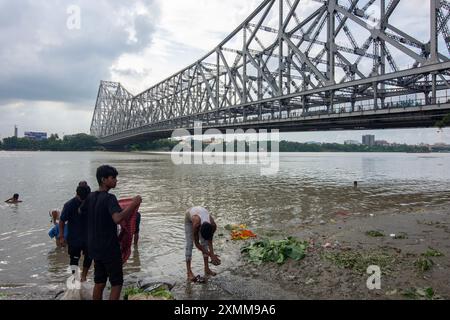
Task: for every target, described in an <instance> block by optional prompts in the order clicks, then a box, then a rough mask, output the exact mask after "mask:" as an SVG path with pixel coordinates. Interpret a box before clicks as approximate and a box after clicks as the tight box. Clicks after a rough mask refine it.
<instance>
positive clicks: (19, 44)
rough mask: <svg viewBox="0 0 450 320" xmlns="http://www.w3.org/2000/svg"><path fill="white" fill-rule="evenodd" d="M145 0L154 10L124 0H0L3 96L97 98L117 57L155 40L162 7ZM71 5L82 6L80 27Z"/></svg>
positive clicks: (0, 96) (0, 97)
mask: <svg viewBox="0 0 450 320" xmlns="http://www.w3.org/2000/svg"><path fill="white" fill-rule="evenodd" d="M141 3H143V4H145V5H146V6H147V8H148V9H149V12H150V14H145V15H143V14H138V13H137V11H136V9H135V4H136V2H131V3H130V2H128V1H126V2H125V1H119V0H110V1H106V0H102V1H88V0H79V1H64V2H63V1H58V0H50V1H47V0H46V1H44V0H41V1H26V0H19V1H7V0H0V28H1V32H0V43H2V46H1V47H0V101H3V102H6V101H15V100H46V101H64V102H86V101H95V98H96V94H97V89H98V85H99V82H100V80H108V79H109V78H110V68H111V66H112V64H113V63H114V61H115V60H116V59H117V58H118V57H119V56H120V55H122V54H124V53H137V52H140V51H142V50H143V49H145V48H146V47H147V46H148V45H150V43H151V40H152V35H153V33H154V30H155V28H154V25H155V24H156V22H157V21H156V20H157V16H158V8H157V5H156V3H155V1H141ZM69 5H77V6H79V8H80V9H81V29H80V30H69V29H68V28H67V27H66V22H67V19H68V18H69V14H68V13H67V8H68V6H69ZM130 30H134V31H135V39H136V41H131V40H130Z"/></svg>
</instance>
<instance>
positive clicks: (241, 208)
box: [0, 152, 450, 299]
mask: <svg viewBox="0 0 450 320" xmlns="http://www.w3.org/2000/svg"><path fill="white" fill-rule="evenodd" d="M102 164H110V165H112V166H114V167H116V168H117V170H118V171H119V176H118V185H117V188H116V189H115V190H113V191H112V192H113V193H114V194H116V195H117V197H118V198H121V197H129V196H134V195H136V194H140V195H141V196H142V198H143V202H142V205H141V208H140V211H141V213H142V222H141V235H140V237H141V238H140V245H139V250H134V252H133V254H132V256H131V258H130V260H129V262H128V263H127V264H126V265H125V267H124V271H125V275H126V276H127V277H135V278H139V277H164V278H170V279H172V280H173V281H177V282H180V281H183V280H184V279H185V263H184V225H183V212H184V211H185V210H186V209H187V208H189V207H191V206H205V207H206V208H207V209H208V210H209V211H210V212H211V213H212V215H213V216H214V217H215V220H216V221H217V223H218V225H219V231H218V234H220V236H218V237H217V241H216V242H217V243H216V248H217V249H216V250H217V251H218V253H219V254H221V256H222V260H223V262H224V263H223V264H222V266H220V267H219V268H218V271H219V272H221V271H225V270H227V268H230V267H232V266H234V265H235V264H236V263H237V262H236V260H238V259H239V255H238V254H236V253H234V254H232V253H231V252H232V250H228V249H229V248H230V246H231V245H232V244H231V241H227V240H228V239H229V236H228V233H227V232H226V231H225V230H224V229H223V227H224V226H225V225H226V224H229V223H246V224H247V225H248V226H249V228H251V229H252V230H255V231H257V232H258V231H259V230H269V229H270V230H281V231H282V230H283V229H284V228H286V226H292V225H301V224H314V223H319V222H320V221H321V220H324V221H326V220H327V219H328V218H329V217H331V216H333V215H334V214H335V213H336V212H338V211H342V210H345V211H349V212H351V213H352V214H355V215H361V216H364V215H368V214H377V212H382V211H390V212H405V211H406V212H407V210H408V209H409V208H418V207H420V208H424V209H426V208H431V207H434V206H440V205H443V204H445V203H448V202H449V200H450V154H393V153H383V154H381V153H375V154H373V153H368V154H358V153H349V154H344V153H286V154H281V155H280V158H279V170H278V172H277V173H276V174H273V175H262V174H261V168H260V167H259V166H257V165H250V164H247V165H218V164H217V165H175V164H174V163H173V162H172V160H171V157H170V155H167V154H144V153H108V152H95V153H77V152H66V153H62V152H54V153H51V152H0V176H1V178H2V181H1V185H2V187H1V189H0V198H1V199H2V202H1V203H0V295H3V296H10V297H12V298H16V299H17V298H19V299H34V298H45V299H46V298H51V297H52V295H54V294H55V293H56V292H57V291H58V290H60V289H61V288H64V282H65V280H66V279H67V277H68V262H69V258H68V256H67V253H66V252H65V250H64V249H60V248H56V246H55V243H54V241H53V240H51V239H50V238H49V237H48V235H47V232H48V231H49V229H50V227H51V225H50V217H49V215H48V211H49V210H50V209H52V208H59V209H62V206H63V204H64V203H65V202H66V201H67V200H69V199H71V198H72V197H73V196H74V194H75V187H76V185H77V184H78V181H80V180H87V181H88V182H89V184H90V186H91V187H93V189H94V188H95V186H96V180H95V171H96V168H97V167H98V166H100V165H102ZM353 181H358V182H359V183H358V189H356V190H355V189H354V188H353ZM13 193H19V194H20V197H21V200H23V203H20V204H18V205H11V204H5V203H3V200H5V199H7V198H9V197H11V195H12V194H13ZM222 234H223V235H222ZM234 252H236V250H235V251H234ZM237 252H238V251H237ZM201 260H202V259H201V256H200V254H199V253H198V252H196V253H194V261H193V267H194V271H197V272H200V271H202V270H201V267H202V263H201ZM91 276H92V275H91ZM183 298H192V297H190V296H189V293H186V296H183ZM206 298H208V296H206Z"/></svg>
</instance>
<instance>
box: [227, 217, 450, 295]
mask: <svg viewBox="0 0 450 320" xmlns="http://www.w3.org/2000/svg"><path fill="white" fill-rule="evenodd" d="M375 231H376V232H375ZM377 232H378V233H377ZM283 234H288V235H291V236H294V237H297V238H298V239H302V240H308V241H309V242H310V243H311V245H310V248H309V249H308V252H307V255H306V257H305V258H304V259H303V260H300V261H298V262H296V261H293V260H289V261H288V262H287V263H285V264H283V265H282V266H279V265H277V264H275V263H264V264H261V265H259V266H257V265H255V264H253V263H250V262H245V259H243V260H242V264H241V265H239V266H238V267H236V268H234V269H233V270H231V272H230V274H231V276H234V277H236V278H237V279H238V278H241V279H242V280H243V282H241V284H242V283H246V281H247V279H248V280H249V282H248V283H249V284H251V285H252V286H253V285H257V283H261V284H263V286H262V287H261V288H258V289H255V291H257V292H259V293H261V294H260V296H259V297H257V296H255V295H254V294H253V295H249V296H246V295H245V291H246V290H247V291H248V288H245V287H246V286H245V285H243V286H238V287H237V288H239V290H241V291H242V290H243V292H238V291H236V292H235V293H234V294H236V297H235V298H240V299H241V298H242V299H246V298H250V299H252V298H255V299H267V298H268V299H351V300H353V299H358V300H359V299H364V300H365V299H450V278H449V274H450V260H449V259H448V257H449V256H450V242H449V239H450V238H449V237H450V215H449V213H448V209H446V208H436V209H434V210H427V211H424V210H423V209H418V210H407V211H406V212H404V213H401V214H389V213H387V212H381V213H378V214H375V215H373V216H370V215H369V216H368V217H360V216H352V214H351V213H349V212H337V213H336V217H335V218H334V219H330V221H326V222H324V221H322V224H318V225H317V224H315V225H306V226H302V225H296V226H294V225H290V226H286V230H285V231H284V232H283ZM394 234H395V236H394ZM278 236H281V234H279V235H278ZM272 237H273V236H272ZM370 265H378V266H380V267H381V272H382V276H381V289H380V290H369V289H368V288H367V285H366V282H367V279H368V278H369V276H370V275H369V274H367V273H366V271H367V267H369V266H370ZM243 288H244V289H243ZM227 290H228V291H229V289H227Z"/></svg>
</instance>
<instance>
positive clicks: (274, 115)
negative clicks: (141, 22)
mask: <svg viewBox="0 0 450 320" xmlns="http://www.w3.org/2000/svg"><path fill="white" fill-rule="evenodd" d="M426 2H427V3H429V11H428V10H426V11H425V12H420V13H417V12H416V13H415V14H419V15H422V18H421V19H420V20H418V21H414V22H413V24H410V25H404V22H405V21H407V19H405V17H407V15H408V12H411V11H412V10H415V8H414V7H413V3H414V1H411V0H408V1H406V0H403V1H400V0H390V1H388V0H376V1H375V0H322V1H320V0H264V1H262V3H261V4H260V5H259V7H258V8H256V10H255V11H254V12H253V13H252V14H251V15H250V16H249V17H248V18H247V19H246V20H245V21H244V22H243V23H242V24H241V25H240V26H239V27H238V28H237V29H235V30H234V31H233V32H232V33H231V34H230V35H229V36H228V37H226V39H225V40H223V41H222V42H221V43H220V44H219V45H218V46H217V47H216V48H215V49H214V50H212V51H211V52H209V53H208V54H206V55H205V56H204V57H203V58H201V59H200V60H198V61H196V62H195V63H193V64H191V65H190V66H188V67H186V68H185V69H183V70H181V71H180V72H178V73H176V74H174V75H173V76H171V77H169V78H167V79H166V80H164V81H162V82H160V83H158V84H156V85H155V86H153V87H151V88H150V89H148V90H146V91H144V92H142V93H140V94H138V95H136V96H134V95H132V94H131V93H130V92H128V91H127V90H126V89H125V88H124V87H123V86H122V85H121V84H120V83H113V82H106V81H102V82H101V84H100V88H99V91H98V97H97V102H96V105H95V111H94V115H93V118H92V124H91V134H93V135H95V136H96V137H98V138H99V139H100V142H101V143H103V144H104V145H109V146H120V145H125V144H128V143H131V142H136V141H139V140H144V139H146V140H152V139H159V138H164V137H170V136H171V134H172V132H173V131H174V130H175V129H178V128H183V129H187V130H189V131H192V130H193V129H194V124H195V122H197V123H198V122H200V123H202V128H203V129H204V130H207V129H209V128H216V129H219V130H221V131H225V130H226V129H237V128H242V129H249V128H253V129H269V130H270V129H279V130H280V131H282V132H283V131H285V132H287V131H315V130H317V131H319V130H352V129H379V128H380V129H381V128H418V127H430V126H433V125H434V124H435V123H436V121H438V120H440V119H442V117H443V116H444V115H446V114H448V113H449V112H450V61H449V57H450V31H449V20H450V3H449V2H448V1H444V0H427V1H426ZM206 27H207V26H205V28H206ZM420 37H422V38H426V39H425V40H424V39H422V40H419V39H418V38H420Z"/></svg>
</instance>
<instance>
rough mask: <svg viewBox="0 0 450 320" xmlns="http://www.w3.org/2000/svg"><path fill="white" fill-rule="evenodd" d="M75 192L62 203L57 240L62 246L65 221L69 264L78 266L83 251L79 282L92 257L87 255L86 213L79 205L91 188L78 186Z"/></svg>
mask: <svg viewBox="0 0 450 320" xmlns="http://www.w3.org/2000/svg"><path fill="white" fill-rule="evenodd" d="M76 192H77V195H76V196H75V197H74V198H72V199H71V200H69V201H67V202H66V203H65V204H64V208H63V210H62V213H61V219H60V221H59V230H60V233H59V242H60V245H61V246H64V228H66V222H67V228H69V232H68V235H67V243H68V245H69V255H70V265H71V266H78V261H79V260H80V258H81V253H83V255H84V260H83V272H82V273H81V282H84V281H86V277H87V274H88V271H89V268H90V267H91V264H92V259H91V258H90V256H89V250H88V247H87V215H86V214H83V212H82V211H81V210H80V207H81V206H82V204H83V201H85V200H86V198H87V196H88V195H89V193H90V192H91V188H89V186H87V185H86V186H78V187H77V191H76ZM73 272H74V271H73Z"/></svg>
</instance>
